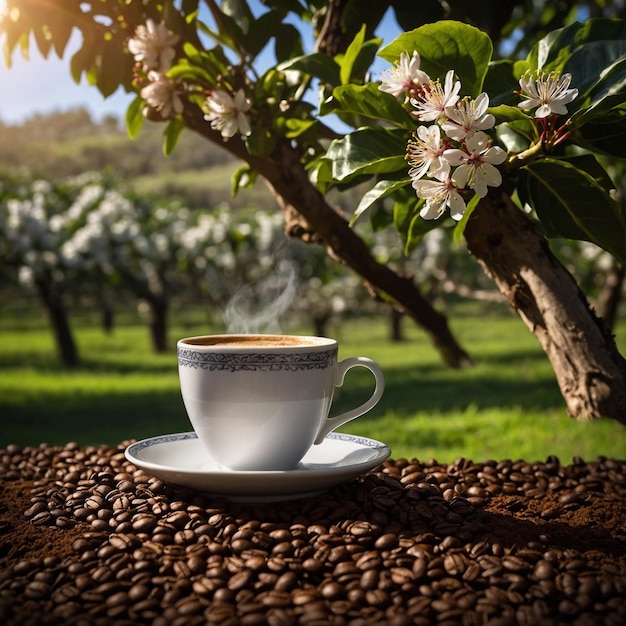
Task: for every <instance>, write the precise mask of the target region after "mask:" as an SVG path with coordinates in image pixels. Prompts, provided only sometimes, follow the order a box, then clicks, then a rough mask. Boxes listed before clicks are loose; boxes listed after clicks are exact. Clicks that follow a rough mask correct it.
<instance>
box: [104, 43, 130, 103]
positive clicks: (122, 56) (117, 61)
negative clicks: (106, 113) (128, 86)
mask: <svg viewBox="0 0 626 626" xmlns="http://www.w3.org/2000/svg"><path fill="white" fill-rule="evenodd" d="M130 62H131V61H130V57H129V56H128V55H127V54H126V53H125V52H124V47H123V46H122V45H120V42H119V41H117V40H115V39H111V40H109V39H103V40H102V41H101V42H100V45H99V49H98V52H97V55H96V67H97V72H96V76H97V77H96V86H97V87H98V89H99V90H100V93H101V94H102V95H103V96H104V97H105V98H107V97H108V96H110V95H111V94H112V93H114V92H115V91H116V89H117V88H118V87H119V86H120V85H122V84H123V83H124V76H125V67H126V65H127V64H129V63H130Z"/></svg>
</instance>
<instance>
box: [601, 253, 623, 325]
mask: <svg viewBox="0 0 626 626" xmlns="http://www.w3.org/2000/svg"><path fill="white" fill-rule="evenodd" d="M625 278H626V268H625V267H624V265H623V264H622V263H620V262H619V261H617V260H616V259H613V263H612V264H611V267H610V268H609V270H608V271H607V273H606V277H605V280H604V285H603V286H602V291H600V295H599V296H598V315H599V316H600V317H601V318H602V319H603V320H604V323H605V324H606V327H607V328H608V329H609V330H611V331H612V330H613V329H614V328H615V321H616V320H617V312H618V309H619V305H620V302H621V301H622V295H623V292H624V279H625Z"/></svg>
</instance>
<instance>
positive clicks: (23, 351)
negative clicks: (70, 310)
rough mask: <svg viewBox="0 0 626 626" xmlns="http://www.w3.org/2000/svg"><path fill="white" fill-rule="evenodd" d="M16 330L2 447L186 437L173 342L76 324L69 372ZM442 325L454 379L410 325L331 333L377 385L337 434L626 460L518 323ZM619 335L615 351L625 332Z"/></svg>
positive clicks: (2, 376) (7, 357) (452, 451)
mask: <svg viewBox="0 0 626 626" xmlns="http://www.w3.org/2000/svg"><path fill="white" fill-rule="evenodd" d="M5 317H6V316H5ZM16 323H17V322H16V320H12V321H11V320H7V319H3V318H0V372H1V373H0V448H3V447H5V446H6V445H7V444H9V443H18V444H20V445H38V444H39V443H42V442H45V443H49V444H63V443H66V442H68V441H77V442H78V443H80V444H81V445H91V444H93V445H99V444H108V445H115V444H118V443H120V442H121V441H125V440H128V439H140V438H143V437H149V436H153V435H159V434H163V433H171V432H181V431H187V430H190V425H189V422H188V420H187V417H186V415H185V412H184V408H183V406H182V401H181V399H180V392H179V389H178V375H177V369H176V367H177V366H176V358H175V353H174V343H175V342H174V341H173V340H172V342H171V343H172V346H171V350H170V351H169V353H168V354H164V355H154V354H152V353H151V351H150V348H149V338H148V333H147V330H146V329H145V328H144V327H142V326H139V325H137V324H131V325H127V326H120V327H119V328H116V330H115V331H114V333H113V334H112V335H111V336H107V335H104V334H103V333H102V331H101V330H100V329H99V328H96V327H93V325H88V324H84V325H81V326H80V327H78V328H77V329H76V337H77V341H78V344H79V347H80V351H81V355H82V359H83V363H82V365H81V366H80V367H79V368H77V369H75V370H71V371H70V370H64V369H63V368H61V367H60V366H59V365H58V364H57V360H56V356H55V353H54V347H53V343H52V337H51V335H50V332H49V331H48V329H47V328H45V327H44V328H42V327H40V328H33V327H32V325H30V324H27V323H25V322H24V323H23V325H22V326H16ZM451 325H452V327H453V330H454V332H455V334H456V336H457V337H458V338H459V340H460V342H461V343H462V344H463V346H464V347H465V348H466V349H467V350H468V351H469V353H470V354H471V355H472V356H473V358H474V359H475V365H474V366H472V367H470V368H466V369H463V370H461V371H455V370H450V369H448V368H446V367H445V366H444V365H443V364H442V363H441V361H440V359H439V356H438V355H437V353H436V351H435V350H434V348H433V347H432V346H431V345H430V342H429V341H428V339H427V338H426V337H425V336H424V335H423V334H422V333H421V332H420V331H419V330H418V329H416V328H414V327H413V326H412V325H411V324H410V323H409V322H407V323H406V324H405V331H406V333H405V334H406V340H405V341H404V342H401V343H392V342H390V341H388V339H387V332H388V331H387V327H386V324H385V323H384V321H381V320H378V321H371V320H369V321H368V320H357V321H351V322H350V323H345V324H343V325H341V326H339V327H337V328H334V329H332V332H331V334H332V335H333V336H335V337H337V339H338V340H339V343H340V355H339V356H340V358H345V357H347V356H351V355H363V356H369V357H371V358H374V359H375V360H377V361H378V362H379V363H380V365H381V366H382V368H383V371H384V372H385V378H386V390H385V394H384V396H383V399H382V400H381V402H380V403H379V405H378V406H377V407H376V408H375V409H374V410H373V411H372V412H371V413H369V414H368V415H367V416H364V417H361V418H359V419H358V420H355V421H353V422H351V423H349V424H347V425H345V426H344V427H343V428H342V429H341V430H343V431H344V432H350V433H354V434H359V435H363V436H368V437H373V438H375V439H378V440H381V441H384V442H386V443H387V444H388V445H390V447H391V448H392V456H393V457H394V458H400V457H407V458H414V457H416V458H419V459H422V460H426V459H428V458H435V459H437V460H439V461H443V462H449V461H452V460H454V459H455V458H457V457H466V458H471V459H474V460H476V461H481V460H486V459H504V458H513V459H525V460H528V461H533V460H542V459H545V458H546V457H547V456H548V455H556V456H558V457H560V458H561V459H562V460H565V461H569V460H571V459H572V457H574V456H580V457H582V458H583V459H585V460H591V459H594V458H596V457H597V456H601V455H603V456H609V457H615V458H621V459H623V458H626V427H624V426H622V425H621V424H619V423H617V422H615V421H612V420H595V421H592V422H577V421H574V420H572V419H570V418H569V417H567V415H566V413H565V408H564V402H563V399H562V398H561V395H560V393H559V390H558V387H557V385H556V382H555V380H554V374H553V372H552V369H551V366H550V364H549V362H548V361H547V359H546V358H545V356H544V355H543V353H542V352H541V350H540V348H539V347H538V345H537V343H536V340H535V339H534V337H533V336H532V334H531V333H529V332H528V331H527V330H526V329H525V327H524V326H523V325H522V323H521V322H520V321H519V320H518V319H517V318H515V317H513V316H508V315H490V316H489V317H477V316H468V317H463V316H460V315H459V316H458V317H455V316H453V317H452V319H451ZM212 330H215V329H210V328H207V327H206V326H205V325H202V324H197V322H195V323H194V324H193V326H191V327H190V326H189V325H186V326H184V327H183V326H178V327H173V328H171V330H170V336H171V337H172V338H176V337H182V336H186V335H190V334H197V333H203V332H211V331H212ZM620 333H621V335H620ZM620 337H621V345H622V346H623V345H624V343H625V341H626V325H624V324H622V326H621V327H620V328H619V329H618V340H619V338H620ZM622 349H623V348H622ZM370 385H371V379H370V375H369V374H368V373H367V372H365V371H359V370H352V371H351V372H349V373H348V375H347V376H346V384H345V385H344V387H342V388H340V389H339V390H338V392H337V395H336V400H335V409H334V412H338V411H340V410H346V409H348V408H351V407H353V406H355V405H356V404H357V403H360V402H362V401H363V400H364V399H365V398H366V397H367V396H368V394H369V393H370Z"/></svg>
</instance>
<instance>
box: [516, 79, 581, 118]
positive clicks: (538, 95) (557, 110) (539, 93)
mask: <svg viewBox="0 0 626 626" xmlns="http://www.w3.org/2000/svg"><path fill="white" fill-rule="evenodd" d="M571 81H572V75H571V74H563V76H561V77H559V75H558V74H557V73H555V72H550V73H549V74H544V73H539V72H537V74H536V75H535V77H533V76H532V74H531V73H530V72H527V73H526V74H524V76H522V77H521V78H520V80H519V84H520V87H521V88H522V91H521V94H520V95H521V96H522V97H523V98H526V99H525V100H524V101H522V102H520V103H519V104H518V105H517V106H518V107H519V108H520V109H523V110H524V111H530V110H532V109H534V108H535V107H538V108H537V110H536V111H535V117H538V118H543V117H548V115H550V114H554V115H567V107H566V106H565V105H566V104H569V103H570V102H572V100H574V99H575V98H576V96H578V89H569V85H570V82H571Z"/></svg>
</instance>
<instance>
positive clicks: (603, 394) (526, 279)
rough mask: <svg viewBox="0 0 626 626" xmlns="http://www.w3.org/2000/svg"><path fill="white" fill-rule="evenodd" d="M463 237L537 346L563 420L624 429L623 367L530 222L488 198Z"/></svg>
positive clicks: (496, 195) (502, 198)
mask: <svg viewBox="0 0 626 626" xmlns="http://www.w3.org/2000/svg"><path fill="white" fill-rule="evenodd" d="M465 238H466V240H467V244H468V248H469V250H470V252H471V253H472V254H473V255H474V256H475V257H476V258H477V259H478V261H479V262H480V263H481V264H482V266H483V268H484V269H485V271H486V272H487V274H489V276H491V277H492V278H493V279H494V281H495V282H496V284H497V285H498V288H499V289H500V291H501V292H502V293H503V294H504V296H505V297H506V298H507V300H508V302H509V303H510V304H511V306H512V307H513V308H514V309H515V310H516V311H517V313H518V314H519V315H520V317H521V318H522V319H523V320H524V322H525V323H526V325H527V326H528V328H529V329H530V330H531V331H532V332H533V333H534V334H535V335H536V337H537V339H538V340H539V343H540V344H541V346H542V348H543V349H544V351H545V353H546V354H547V356H548V358H549V359H550V362H551V363H552V367H553V368H554V372H555V374H556V378H557V381H558V384H559V387H560V389H561V393H562V394H563V397H564V399H565V403H566V406H567V411H568V413H569V414H570V415H571V416H572V417H576V418H594V417H611V418H614V419H616V420H618V421H620V422H622V423H625V424H626V361H625V360H624V358H623V357H622V356H621V355H620V354H619V352H618V350H617V347H616V345H615V341H614V339H613V337H612V335H611V333H610V332H609V331H608V330H607V329H606V327H605V326H604V324H603V323H602V320H600V319H598V318H597V317H596V315H595V314H594V312H593V311H592V310H591V308H590V306H589V304H588V302H587V300H586V298H585V296H584V294H583V293H582V292H581V291H580V289H579V287H578V285H577V283H576V281H575V280H574V278H573V277H572V276H571V274H570V273H569V272H568V271H567V270H566V269H565V268H564V267H563V266H562V265H561V263H560V262H559V261H558V260H557V259H556V257H555V256H554V255H553V254H552V252H551V251H550V248H549V246H548V243H547V241H546V239H545V238H544V237H543V235H542V234H541V233H540V231H539V229H538V228H537V226H536V225H535V223H534V222H532V221H531V220H530V219H529V218H528V217H527V216H526V215H524V213H522V212H521V211H520V210H519V209H518V208H517V207H516V206H515V205H514V204H513V203H512V201H511V199H510V198H509V197H508V196H506V195H505V194H504V193H502V192H501V191H493V192H491V193H490V194H489V195H488V196H487V197H486V198H484V199H483V200H482V201H481V202H480V204H479V205H478V207H477V208H476V210H475V211H474V213H473V214H472V215H471V217H470V219H469V220H468V223H467V227H466V229H465Z"/></svg>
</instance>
